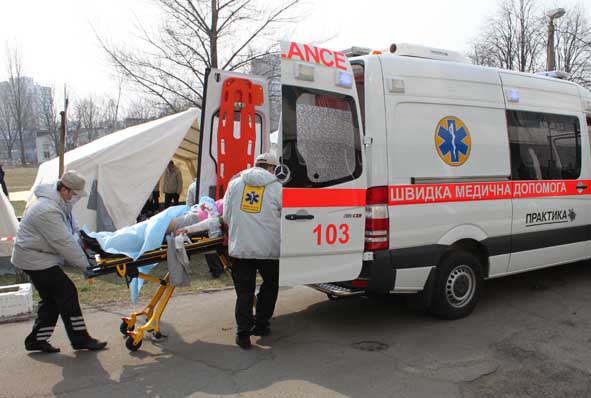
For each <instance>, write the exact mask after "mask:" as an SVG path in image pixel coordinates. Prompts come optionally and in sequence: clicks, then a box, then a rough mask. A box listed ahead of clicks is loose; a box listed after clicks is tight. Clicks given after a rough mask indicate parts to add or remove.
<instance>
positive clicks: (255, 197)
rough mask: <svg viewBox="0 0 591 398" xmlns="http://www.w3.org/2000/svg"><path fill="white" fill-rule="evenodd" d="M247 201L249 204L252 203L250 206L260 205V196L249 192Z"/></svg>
mask: <svg viewBox="0 0 591 398" xmlns="http://www.w3.org/2000/svg"><path fill="white" fill-rule="evenodd" d="M245 199H246V201H247V202H248V203H250V205H253V204H255V203H259V194H257V193H255V192H249V193H247V194H246V198H245Z"/></svg>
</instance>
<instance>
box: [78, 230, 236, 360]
mask: <svg viewBox="0 0 591 398" xmlns="http://www.w3.org/2000/svg"><path fill="white" fill-rule="evenodd" d="M223 241H224V238H223V237H220V238H211V239H210V238H205V237H196V238H191V243H188V244H185V250H186V251H187V255H191V254H196V253H205V252H209V251H212V250H216V252H217V254H218V257H219V259H220V262H221V263H222V266H223V268H224V271H226V272H228V273H229V270H230V269H231V267H230V262H229V260H228V258H227V257H226V255H225V254H224V251H223ZM167 249H168V245H166V244H165V245H162V246H161V247H160V249H157V250H151V251H149V252H146V253H144V254H143V255H142V256H141V257H140V258H138V259H137V260H133V259H131V258H129V257H126V256H114V257H108V258H104V259H103V258H101V257H100V256H98V255H97V256H96V257H95V258H96V266H92V267H89V268H88V269H87V272H86V275H87V276H88V280H89V282H90V283H92V278H95V277H99V276H101V275H106V274H111V273H117V275H118V276H119V277H121V278H125V279H126V281H127V282H128V284H129V282H130V281H131V279H132V278H135V277H137V278H141V279H143V280H145V281H147V282H151V283H156V284H159V285H160V286H159V287H158V289H157V290H156V292H155V293H154V295H153V296H152V298H151V299H150V302H149V303H148V305H146V306H145V307H144V308H143V309H142V310H141V311H134V312H132V313H131V314H130V316H128V317H123V318H121V325H120V327H119V331H120V332H121V333H122V334H123V335H124V336H126V340H125V346H126V347H127V349H129V350H130V351H137V350H138V349H139V348H140V347H141V345H142V341H143V339H144V336H145V334H146V333H148V332H152V333H153V334H154V336H156V337H160V336H161V335H162V334H161V333H160V318H161V317H162V314H163V313H164V310H165V309H166V306H167V304H168V301H169V300H170V297H171V296H172V293H173V292H174V289H175V286H173V285H171V284H170V274H169V273H166V275H165V276H164V278H162V279H161V278H156V277H154V276H150V275H147V274H144V273H142V272H138V271H137V267H140V266H142V265H147V264H153V263H155V262H160V261H165V260H166V259H167ZM142 315H143V316H145V317H146V319H147V320H146V323H144V324H143V325H141V326H139V327H138V328H137V329H136V326H137V323H138V317H140V316H142Z"/></svg>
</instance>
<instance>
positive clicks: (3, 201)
mask: <svg viewBox="0 0 591 398" xmlns="http://www.w3.org/2000/svg"><path fill="white" fill-rule="evenodd" d="M17 228H18V220H17V219H16V215H15V214H14V208H13V207H12V204H10V200H8V198H7V197H6V195H4V192H2V190H1V189H0V238H5V237H8V236H14V235H16V230H17Z"/></svg>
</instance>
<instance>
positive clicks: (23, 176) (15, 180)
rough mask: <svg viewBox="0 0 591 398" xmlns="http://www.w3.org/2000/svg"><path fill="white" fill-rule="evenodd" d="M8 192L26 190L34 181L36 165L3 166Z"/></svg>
mask: <svg viewBox="0 0 591 398" xmlns="http://www.w3.org/2000/svg"><path fill="white" fill-rule="evenodd" d="M4 171H5V173H6V175H5V176H4V181H5V182H6V186H7V188H8V192H19V191H28V190H29V189H31V187H32V186H33V183H34V182H35V177H36V176H37V167H14V168H10V167H4Z"/></svg>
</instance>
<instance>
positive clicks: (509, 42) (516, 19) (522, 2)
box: [469, 0, 544, 72]
mask: <svg viewBox="0 0 591 398" xmlns="http://www.w3.org/2000/svg"><path fill="white" fill-rule="evenodd" d="M539 15H540V12H539V11H538V9H537V7H536V5H535V1H534V0H504V1H503V2H502V3H501V4H500V6H499V11H498V12H497V13H496V14H495V16H493V17H492V18H491V19H490V20H489V21H488V24H487V26H486V27H485V29H484V31H483V33H482V34H481V35H480V37H479V38H477V39H476V40H474V41H473V42H472V44H471V49H470V52H469V57H470V58H471V59H472V61H473V62H474V63H476V64H479V65H487V66H495V67H499V68H503V69H510V70H518V71H521V72H533V71H535V70H536V68H537V66H538V61H539V57H540V54H541V52H542V50H543V49H544V47H543V45H544V35H543V26H544V25H543V19H542V18H541V17H540V16H539Z"/></svg>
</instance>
